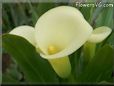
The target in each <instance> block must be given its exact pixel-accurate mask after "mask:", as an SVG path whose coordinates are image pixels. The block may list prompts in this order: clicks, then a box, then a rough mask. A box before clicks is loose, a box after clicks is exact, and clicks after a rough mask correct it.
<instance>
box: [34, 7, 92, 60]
mask: <svg viewBox="0 0 114 86" xmlns="http://www.w3.org/2000/svg"><path fill="white" fill-rule="evenodd" d="M92 30H93V29H92V27H91V26H90V25H89V24H88V23H87V21H86V20H85V19H84V17H83V16H82V14H81V13H80V12H79V10H77V9H76V8H74V7H70V6H60V7H56V8H53V9H51V10H49V11H48V12H46V13H45V14H43V15H42V16H41V17H40V18H39V20H38V21H37V23H36V26H35V39H36V42H37V46H38V47H39V48H40V50H41V51H42V52H43V53H44V54H42V53H41V56H42V57H44V58H46V59H53V58H60V57H64V56H68V55H69V54H71V53H73V52H74V51H76V50H77V49H79V48H80V47H81V46H82V45H83V44H84V43H85V42H86V41H87V39H88V38H89V36H90V34H91V33H92ZM49 46H55V47H56V48H57V49H59V50H60V51H59V52H58V53H56V54H53V55H49V54H48V52H47V51H48V47H49Z"/></svg>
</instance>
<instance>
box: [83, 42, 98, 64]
mask: <svg viewBox="0 0 114 86" xmlns="http://www.w3.org/2000/svg"><path fill="white" fill-rule="evenodd" d="M95 50H96V44H95V43H92V42H86V43H85V44H84V48H83V56H84V60H85V63H86V64H87V63H88V62H89V61H90V60H91V58H92V57H93V56H94V55H95Z"/></svg>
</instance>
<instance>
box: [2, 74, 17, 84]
mask: <svg viewBox="0 0 114 86" xmlns="http://www.w3.org/2000/svg"><path fill="white" fill-rule="evenodd" d="M8 83H10V84H11V83H13V84H14V83H15V84H18V83H19V81H17V80H15V79H14V78H12V77H11V75H9V74H2V84H8Z"/></svg>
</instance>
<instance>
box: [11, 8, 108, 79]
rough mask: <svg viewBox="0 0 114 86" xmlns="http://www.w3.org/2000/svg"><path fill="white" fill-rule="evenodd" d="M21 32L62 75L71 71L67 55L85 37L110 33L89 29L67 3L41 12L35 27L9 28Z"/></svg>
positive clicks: (95, 38)
mask: <svg viewBox="0 0 114 86" xmlns="http://www.w3.org/2000/svg"><path fill="white" fill-rule="evenodd" d="M10 34H15V35H18V36H21V37H23V38H25V39H26V40H28V41H29V42H30V43H31V44H32V45H33V46H35V48H36V50H37V52H38V53H40V55H41V57H42V58H45V59H47V60H48V61H49V63H50V64H51V65H52V67H53V69H54V70H55V72H56V73H57V74H58V75H59V76H60V77H61V78H66V77H68V76H69V75H70V73H71V64H70V61H69V57H68V55H70V54H72V53H73V52H75V51H76V50H77V49H79V48H80V47H81V46H82V45H83V44H84V43H85V42H86V41H91V42H100V41H102V40H104V39H105V38H106V37H107V36H108V35H109V34H110V28H108V27H100V28H98V30H97V29H95V30H94V31H93V28H92V27H91V25H90V24H89V23H88V22H87V21H86V20H85V19H84V17H83V15H82V14H81V12H80V11H79V10H78V9H76V8H74V7H70V6H59V7H56V8H53V9H51V10H49V11H47V12H46V13H44V14H43V15H42V16H41V17H40V18H39V19H38V21H37V23H36V25H35V27H31V26H19V27H16V28H15V29H14V30H12V31H11V32H10Z"/></svg>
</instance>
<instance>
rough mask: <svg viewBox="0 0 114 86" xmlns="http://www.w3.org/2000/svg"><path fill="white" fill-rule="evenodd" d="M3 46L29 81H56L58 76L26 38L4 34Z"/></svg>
mask: <svg viewBox="0 0 114 86" xmlns="http://www.w3.org/2000/svg"><path fill="white" fill-rule="evenodd" d="M2 37H3V47H4V48H5V49H6V50H7V52H9V53H10V54H11V55H12V56H13V59H15V60H16V62H17V63H18V65H19V67H20V68H21V70H22V72H23V73H24V76H25V79H26V80H27V81H28V82H29V83H32V82H37V83H38V82H40V83H47V82H53V83H55V82H56V83H57V82H58V78H57V76H56V74H55V72H54V71H53V69H52V67H51V65H50V64H49V63H48V61H47V60H45V59H43V58H41V57H40V56H39V54H38V53H37V52H36V50H35V47H33V46H32V45H31V44H30V43H29V42H28V41H27V40H25V39H24V38H22V37H19V36H16V35H10V34H5V35H3V36H2Z"/></svg>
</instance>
